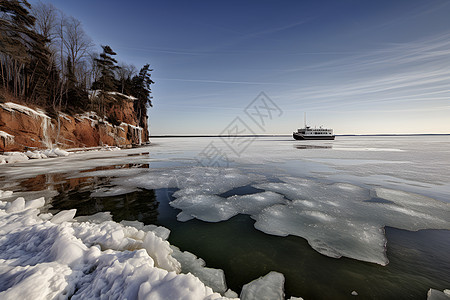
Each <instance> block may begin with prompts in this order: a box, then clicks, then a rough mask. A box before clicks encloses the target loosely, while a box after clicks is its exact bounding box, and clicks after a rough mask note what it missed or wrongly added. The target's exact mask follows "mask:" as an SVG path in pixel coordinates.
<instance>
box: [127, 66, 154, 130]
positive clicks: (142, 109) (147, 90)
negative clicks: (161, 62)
mask: <svg viewBox="0 0 450 300" xmlns="http://www.w3.org/2000/svg"><path fill="white" fill-rule="evenodd" d="M151 71H153V69H150V65H149V64H146V65H145V66H143V67H142V69H141V70H140V71H139V74H138V75H136V76H134V77H133V79H132V87H133V89H132V95H133V96H134V97H136V98H137V100H136V101H135V103H134V110H135V111H136V113H137V115H138V119H139V126H141V127H144V126H145V123H146V122H147V108H148V107H151V106H153V105H152V101H151V99H152V98H153V97H152V96H151V95H150V94H151V93H152V91H151V86H150V85H151V84H154V83H155V82H154V81H153V80H152V79H151V74H150V72H151Z"/></svg>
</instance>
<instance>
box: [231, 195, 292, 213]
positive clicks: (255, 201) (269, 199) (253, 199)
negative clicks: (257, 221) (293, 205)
mask: <svg viewBox="0 0 450 300" xmlns="http://www.w3.org/2000/svg"><path fill="white" fill-rule="evenodd" d="M228 201H229V202H231V203H232V204H233V206H235V207H236V210H237V211H238V212H239V213H241V214H247V215H255V214H257V213H259V212H261V211H262V210H263V209H264V208H266V207H270V206H272V205H275V204H286V203H287V202H288V201H286V199H285V198H284V196H283V195H280V194H277V193H274V192H263V193H256V194H249V195H243V196H231V197H229V198H228Z"/></svg>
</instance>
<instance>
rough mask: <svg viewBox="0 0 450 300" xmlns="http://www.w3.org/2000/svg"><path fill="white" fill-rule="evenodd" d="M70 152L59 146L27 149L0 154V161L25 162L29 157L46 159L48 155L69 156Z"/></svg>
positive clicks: (10, 162)
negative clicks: (25, 150) (45, 148)
mask: <svg viewBox="0 0 450 300" xmlns="http://www.w3.org/2000/svg"><path fill="white" fill-rule="evenodd" d="M69 155H70V153H69V152H67V151H64V150H61V149H59V148H55V149H47V150H34V151H27V152H25V153H22V152H5V153H3V155H0V161H2V162H3V163H9V164H12V163H16V162H23V161H27V160H29V159H43V158H44V159H45V158H48V157H61V156H69Z"/></svg>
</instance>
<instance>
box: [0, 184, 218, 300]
mask: <svg viewBox="0 0 450 300" xmlns="http://www.w3.org/2000/svg"><path fill="white" fill-rule="evenodd" d="M4 193H5V192H1V194H4ZM44 204H45V200H44V199H43V198H40V199H36V200H32V201H25V199H23V198H18V199H16V200H14V201H13V202H1V201H0V277H1V278H2V280H1V281H0V298H2V299H25V298H26V299H53V298H72V299H87V298H99V297H103V298H121V299H125V298H127V299H225V298H222V296H221V295H220V294H218V293H215V292H213V290H212V289H211V288H210V287H207V286H206V285H205V284H204V283H202V282H201V281H200V280H199V279H198V278H197V277H195V276H194V275H192V274H180V271H181V265H180V263H179V262H178V261H177V260H176V259H175V258H174V257H173V256H172V253H173V250H172V248H171V247H170V245H169V243H168V242H167V241H166V240H164V239H163V238H161V237H160V236H159V235H162V236H165V237H167V236H168V233H167V229H166V230H161V228H159V227H157V226H149V227H147V226H144V225H143V224H142V223H139V222H137V223H136V222H131V223H128V225H135V226H127V225H124V224H118V223H115V222H112V221H108V219H110V215H108V214H107V213H101V214H97V215H95V216H90V217H79V218H77V220H75V219H73V216H74V214H75V211H74V210H71V211H62V212H60V213H58V214H56V215H55V216H51V214H45V215H43V214H40V213H39V207H41V206H42V205H44ZM83 218H84V219H85V221H81V220H82V219H83ZM48 219H50V221H46V220H48ZM89 219H90V220H89ZM105 219H106V220H107V221H103V220H105ZM91 221H92V222H91ZM138 228H140V229H138ZM155 232H158V234H159V235H158V234H156V233H155ZM198 265H199V272H200V273H201V272H202V271H201V268H202V267H203V266H204V265H202V264H201V263H199V264H198ZM210 270H213V269H206V271H205V272H209V271H210ZM212 272H213V273H214V272H215V273H220V271H217V270H215V271H212Z"/></svg>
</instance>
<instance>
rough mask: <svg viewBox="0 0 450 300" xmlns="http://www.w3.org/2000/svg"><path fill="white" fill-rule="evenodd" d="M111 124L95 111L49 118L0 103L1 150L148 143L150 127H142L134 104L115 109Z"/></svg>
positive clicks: (11, 104) (128, 102) (7, 103)
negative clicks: (114, 123) (113, 123)
mask: <svg viewBox="0 0 450 300" xmlns="http://www.w3.org/2000/svg"><path fill="white" fill-rule="evenodd" d="M108 115H110V116H114V119H115V122H116V123H120V125H116V126H115V125H112V124H111V123H110V122H108V121H107V120H106V119H105V118H100V117H99V116H97V114H95V113H94V112H87V113H84V114H81V115H75V116H69V115H67V114H64V113H59V115H58V117H56V118H50V117H49V116H48V115H47V114H46V113H45V112H44V111H42V110H40V109H35V108H29V107H26V106H23V105H18V104H15V103H11V102H6V103H0V151H24V150H27V149H47V148H51V147H59V148H63V149H67V148H80V147H93V146H103V145H109V146H119V147H129V146H131V145H140V144H144V143H146V142H147V141H148V137H149V135H148V128H147V126H145V128H142V127H139V125H138V124H139V123H138V120H137V117H136V114H135V112H134V109H133V101H132V100H130V101H123V102H122V103H121V105H120V106H118V105H116V106H112V108H111V110H110V111H109V113H108Z"/></svg>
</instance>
